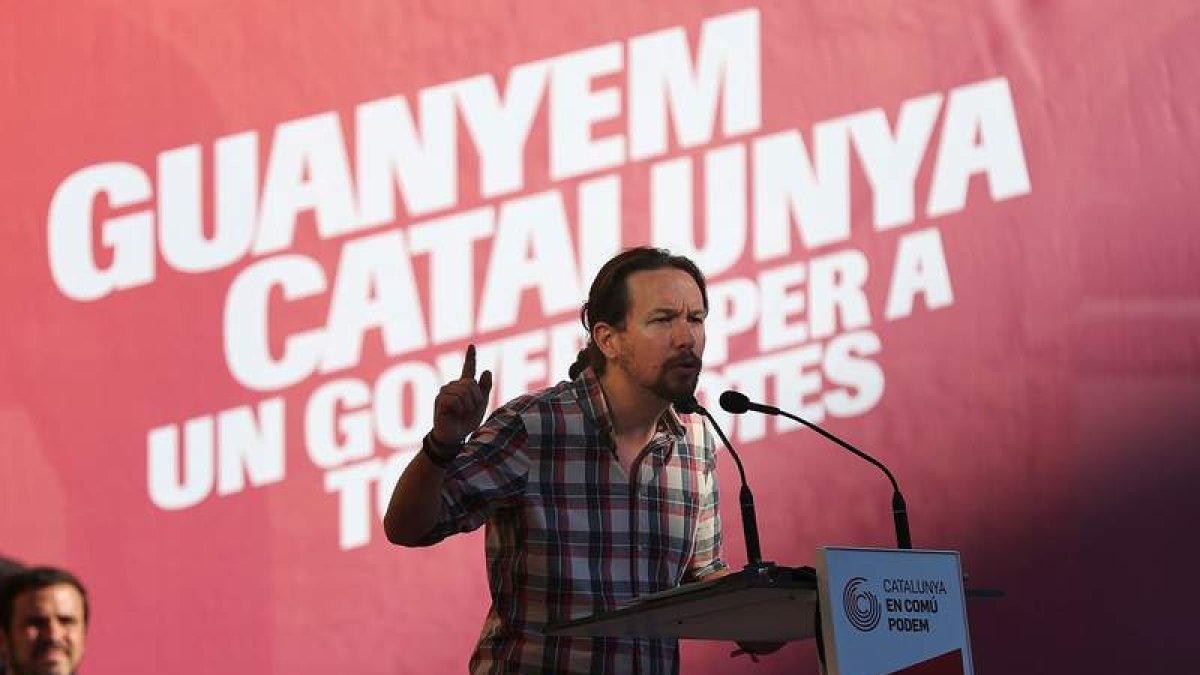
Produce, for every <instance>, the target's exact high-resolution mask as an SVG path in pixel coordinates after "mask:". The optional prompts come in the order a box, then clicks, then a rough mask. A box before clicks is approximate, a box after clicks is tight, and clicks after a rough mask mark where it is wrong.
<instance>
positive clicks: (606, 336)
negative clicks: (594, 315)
mask: <svg viewBox="0 0 1200 675" xmlns="http://www.w3.org/2000/svg"><path fill="white" fill-rule="evenodd" d="M620 340H621V333H620V331H618V330H617V329H616V328H613V327H612V325H610V324H607V323H604V322H603V321H601V322H599V323H597V324H596V325H594V326H592V342H594V343H596V346H597V347H599V348H600V351H601V353H603V354H604V358H605V359H615V358H616V357H617V354H618V353H620V349H619V347H620Z"/></svg>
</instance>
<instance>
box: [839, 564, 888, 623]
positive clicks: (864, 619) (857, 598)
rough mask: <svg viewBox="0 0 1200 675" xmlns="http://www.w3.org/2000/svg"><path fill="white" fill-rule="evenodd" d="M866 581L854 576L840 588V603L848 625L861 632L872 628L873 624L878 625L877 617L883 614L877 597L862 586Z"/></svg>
mask: <svg viewBox="0 0 1200 675" xmlns="http://www.w3.org/2000/svg"><path fill="white" fill-rule="evenodd" d="M866 583H867V580H866V579H864V578H862V577H854V578H853V579H851V580H850V581H847V582H846V587H845V588H844V589H842V605H844V606H845V608H846V618H847V619H849V620H850V625H852V626H854V627H855V628H857V629H859V630H861V631H863V632H866V631H869V630H874V629H875V626H878V625H879V617H880V616H882V615H883V608H882V607H881V606H880V605H879V598H877V597H875V594H874V593H872V592H871V591H868V590H867V589H866V588H864V586H866Z"/></svg>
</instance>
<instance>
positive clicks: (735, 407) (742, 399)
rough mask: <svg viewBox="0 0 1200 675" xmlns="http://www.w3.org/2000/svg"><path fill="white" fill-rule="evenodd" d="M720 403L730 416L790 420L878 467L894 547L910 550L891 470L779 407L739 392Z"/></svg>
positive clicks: (900, 499) (904, 511)
mask: <svg viewBox="0 0 1200 675" xmlns="http://www.w3.org/2000/svg"><path fill="white" fill-rule="evenodd" d="M720 401H721V408H722V409H723V410H725V412H729V413H733V414H734V415H741V414H742V413H744V412H747V411H749V410H753V411H754V412H758V413H763V414H764V415H780V416H782V417H786V418H788V419H790V420H793V421H796V422H799V423H800V424H803V425H804V426H806V427H808V428H809V429H812V430H813V431H815V432H817V433H818V434H821V435H822V436H824V437H825V438H828V439H829V440H831V441H833V442H834V443H837V444H838V445H840V446H842V447H843V448H845V449H846V450H849V451H850V452H852V453H854V454H855V455H858V456H859V457H861V458H863V459H865V460H866V461H868V462H870V463H871V464H874V465H875V466H877V467H879V469H880V470H881V471H883V474H884V475H885V476H887V479H888V480H889V481H891V483H892V522H893V524H894V525H895V527H896V548H904V549H911V548H912V535H911V534H910V533H909V530H908V505H907V504H905V503H904V495H902V494H900V486H899V485H898V484H897V483H896V477H895V476H893V475H892V472H891V471H888V468H887V467H886V466H884V465H883V464H881V463H880V462H879V461H878V460H876V459H875V458H874V457H871V456H870V455H868V454H867V453H865V452H863V451H862V450H859V449H858V448H856V447H854V446H853V445H850V444H849V443H847V442H846V441H843V440H842V439H840V438H838V437H837V436H834V435H833V434H831V433H829V432H828V431H825V430H824V429H822V428H821V427H819V426H817V425H815V424H813V423H812V422H809V421H808V420H806V419H803V418H801V417H798V416H796V415H793V414H791V413H789V412H787V411H786V410H780V409H779V408H776V407H775V406H770V405H764V404H762V403H755V402H754V401H751V400H750V399H748V398H746V395H745V394H743V393H741V392H737V391H726V392H724V393H722V394H721V398H720ZM710 419H711V418H710ZM713 426H716V423H715V422H714V423H713ZM722 438H724V436H722Z"/></svg>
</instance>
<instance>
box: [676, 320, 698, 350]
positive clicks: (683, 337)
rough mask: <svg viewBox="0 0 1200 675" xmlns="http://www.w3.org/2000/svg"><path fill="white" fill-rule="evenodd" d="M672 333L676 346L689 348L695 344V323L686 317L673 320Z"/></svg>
mask: <svg viewBox="0 0 1200 675" xmlns="http://www.w3.org/2000/svg"><path fill="white" fill-rule="evenodd" d="M673 333H674V335H673V336H672V339H673V340H674V341H675V345H676V346H678V347H686V348H688V349H691V348H692V347H694V346H695V345H696V324H693V323H692V322H691V321H688V320H687V318H686V317H685V318H683V319H680V320H679V321H676V322H675V330H674V331H673Z"/></svg>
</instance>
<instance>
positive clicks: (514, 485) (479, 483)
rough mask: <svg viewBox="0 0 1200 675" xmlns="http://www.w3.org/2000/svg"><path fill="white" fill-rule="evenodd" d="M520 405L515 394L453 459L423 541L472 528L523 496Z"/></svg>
mask: <svg viewBox="0 0 1200 675" xmlns="http://www.w3.org/2000/svg"><path fill="white" fill-rule="evenodd" d="M522 407H523V405H522V399H517V400H516V401H513V402H511V403H509V404H508V405H506V406H504V407H501V408H499V409H497V410H496V411H495V412H494V413H492V415H491V417H489V418H488V420H487V421H486V422H485V423H484V424H483V426H481V427H480V428H479V429H477V430H476V431H475V433H474V434H472V435H471V438H470V440H469V441H467V443H466V445H465V446H464V448H463V450H462V451H461V452H460V453H459V454H458V456H457V457H455V458H454V461H453V462H451V464H450V466H449V467H448V469H447V470H446V478H445V481H444V482H443V483H442V510H441V514H440V515H439V517H438V521H437V524H435V525H434V527H433V529H432V530H430V531H429V533H428V534H426V535H425V537H424V538H423V540H422V544H423V545H427V544H434V543H437V542H439V541H441V540H442V539H445V538H446V537H448V536H450V535H452V534H457V533H459V532H471V531H472V530H475V529H477V528H479V526H480V525H483V524H484V523H485V522H487V520H488V518H489V517H490V516H491V514H492V513H494V512H495V511H496V510H497V509H502V508H504V507H506V506H511V505H514V504H516V503H518V502H519V501H520V499H521V496H522V495H523V494H524V492H525V486H526V484H527V482H528V474H529V459H528V457H527V455H526V441H527V440H528V434H527V433H526V431H525V425H524V423H523V421H522V419H521V415H520V412H519V411H520V409H521V408H522Z"/></svg>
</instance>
